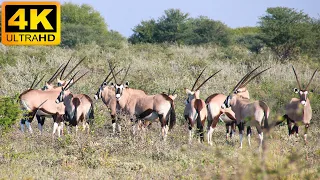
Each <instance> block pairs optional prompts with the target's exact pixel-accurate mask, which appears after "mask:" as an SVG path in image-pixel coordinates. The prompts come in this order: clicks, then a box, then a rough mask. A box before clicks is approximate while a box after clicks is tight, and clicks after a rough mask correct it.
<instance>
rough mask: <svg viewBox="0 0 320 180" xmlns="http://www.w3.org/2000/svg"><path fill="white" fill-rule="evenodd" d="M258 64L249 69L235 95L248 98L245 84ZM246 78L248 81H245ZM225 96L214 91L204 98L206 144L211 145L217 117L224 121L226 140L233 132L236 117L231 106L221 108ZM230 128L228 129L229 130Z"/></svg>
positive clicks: (217, 120)
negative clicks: (205, 105) (206, 116)
mask: <svg viewBox="0 0 320 180" xmlns="http://www.w3.org/2000/svg"><path fill="white" fill-rule="evenodd" d="M259 67H260V66H258V67H256V68H255V69H253V70H252V71H251V73H250V74H249V75H248V76H247V78H246V79H245V81H246V83H244V84H242V85H241V86H239V87H238V90H237V95H238V96H240V97H242V98H245V99H250V96H249V92H248V90H247V88H246V85H247V84H248V83H249V82H250V81H251V80H252V79H253V78H251V79H250V80H248V79H249V78H250V75H251V74H252V73H253V72H254V71H256V70H257V69H258V68H259ZM247 80H248V81H247ZM226 98H227V96H226V95H224V94H219V93H215V94H212V95H210V96H209V97H208V98H207V99H206V100H205V102H206V104H207V109H208V136H207V137H208V144H210V145H212V134H213V130H214V128H215V127H216V126H217V124H218V122H219V118H220V119H221V120H222V121H224V123H225V125H226V140H228V134H229V133H230V138H232V135H233V134H234V133H235V129H236V128H235V127H236V123H237V121H236V118H235V114H234V112H233V111H232V110H231V108H230V107H229V108H226V109H222V108H221V104H223V102H224V100H225V99H226ZM229 129H230V131H229Z"/></svg>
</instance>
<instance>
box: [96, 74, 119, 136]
mask: <svg viewBox="0 0 320 180" xmlns="http://www.w3.org/2000/svg"><path fill="white" fill-rule="evenodd" d="M121 71H122V69H121V70H120V71H118V72H117V73H116V74H115V75H117V74H118V73H120V72H121ZM110 75H111V71H110V72H109V74H108V76H107V77H106V78H105V79H104V81H103V82H102V83H101V85H100V87H99V89H98V91H97V92H96V94H95V95H94V99H95V100H98V99H102V101H103V103H104V104H105V105H106V106H107V108H108V109H109V110H110V114H111V119H112V132H113V134H115V133H116V126H118V131H119V132H121V126H120V124H116V123H117V122H116V114H117V112H119V110H120V109H119V107H118V108H117V99H116V97H115V96H114V94H115V91H114V88H113V87H111V86H108V83H109V82H110V81H111V79H108V78H109V77H110Z"/></svg>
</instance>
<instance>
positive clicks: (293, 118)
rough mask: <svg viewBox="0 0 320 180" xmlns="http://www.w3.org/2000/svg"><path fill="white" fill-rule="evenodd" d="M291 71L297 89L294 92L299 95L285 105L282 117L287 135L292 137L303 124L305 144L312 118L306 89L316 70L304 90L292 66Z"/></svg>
mask: <svg viewBox="0 0 320 180" xmlns="http://www.w3.org/2000/svg"><path fill="white" fill-rule="evenodd" d="M292 69H293V72H294V76H295V78H296V80H297V84H298V88H299V89H297V88H294V92H295V93H297V94H298V95H299V98H292V99H291V101H290V102H289V103H288V104H287V105H286V107H285V109H286V114H285V115H284V118H285V119H287V123H288V131H289V135H292V134H294V133H296V134H297V135H298V129H299V125H300V124H304V126H305V130H304V141H305V143H307V131H308V128H309V125H310V120H311V118H312V109H311V104H310V100H309V98H308V93H309V92H308V88H309V86H310V84H311V82H312V79H313V77H314V75H315V74H316V72H317V70H318V69H316V70H315V71H314V73H313V74H312V76H311V79H310V81H309V83H308V84H307V86H306V87H305V88H304V89H303V88H302V87H301V84H300V82H299V79H298V76H297V73H296V71H295V69H294V67H293V66H292ZM285 119H284V120H285ZM292 123H294V126H293V127H292Z"/></svg>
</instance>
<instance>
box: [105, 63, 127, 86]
mask: <svg viewBox="0 0 320 180" xmlns="http://www.w3.org/2000/svg"><path fill="white" fill-rule="evenodd" d="M115 68H116V67H113V68H112V71H113V70H114V69H115ZM123 69H124V68H122V69H120V70H119V71H118V72H117V73H116V74H115V76H117V75H118V74H119V73H120V72H121V71H123ZM112 71H110V72H109V74H108V75H107V77H106V78H105V79H104V80H103V82H102V84H103V83H104V82H109V81H111V79H112V77H111V78H110V79H108V78H109V76H110V75H111V73H112ZM102 84H101V85H102Z"/></svg>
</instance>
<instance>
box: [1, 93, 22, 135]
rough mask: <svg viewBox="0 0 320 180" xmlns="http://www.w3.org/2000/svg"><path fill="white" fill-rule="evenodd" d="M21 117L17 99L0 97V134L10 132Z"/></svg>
mask: <svg viewBox="0 0 320 180" xmlns="http://www.w3.org/2000/svg"><path fill="white" fill-rule="evenodd" d="M20 116H21V110H20V108H19V104H18V103H17V96H15V97H0V132H1V131H7V130H9V129H10V128H11V127H12V125H14V124H15V122H16V120H17V119H19V117H20Z"/></svg>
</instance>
